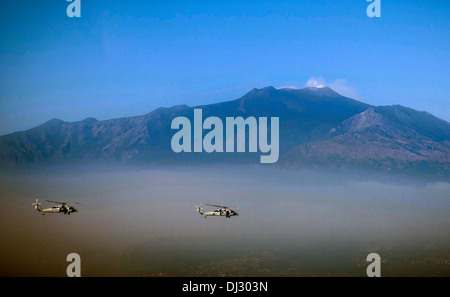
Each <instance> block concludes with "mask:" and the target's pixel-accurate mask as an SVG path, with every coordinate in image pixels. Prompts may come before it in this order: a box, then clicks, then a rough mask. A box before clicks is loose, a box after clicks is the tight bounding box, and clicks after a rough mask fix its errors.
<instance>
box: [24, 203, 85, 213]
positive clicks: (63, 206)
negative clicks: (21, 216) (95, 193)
mask: <svg viewBox="0 0 450 297" xmlns="http://www.w3.org/2000/svg"><path fill="white" fill-rule="evenodd" d="M45 201H47V202H51V203H57V204H59V205H57V206H53V207H51V208H44V209H43V208H41V206H40V205H41V204H42V203H40V202H39V201H38V199H36V202H35V203H32V204H31V205H34V209H36V210H37V211H39V212H42V215H45V214H46V213H64V214H67V215H70V213H72V212H78V210H77V209H76V208H75V207H73V206H70V204H69V203H66V202H58V201H51V200H45ZM71 204H80V203H78V202H76V203H71Z"/></svg>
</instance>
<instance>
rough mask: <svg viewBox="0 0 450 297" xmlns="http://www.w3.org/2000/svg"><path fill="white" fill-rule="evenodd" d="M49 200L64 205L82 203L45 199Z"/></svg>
mask: <svg viewBox="0 0 450 297" xmlns="http://www.w3.org/2000/svg"><path fill="white" fill-rule="evenodd" d="M45 201H47V202H51V203H58V204H62V205H66V204H68V205H74V204H80V203H79V202H61V201H52V200H45Z"/></svg>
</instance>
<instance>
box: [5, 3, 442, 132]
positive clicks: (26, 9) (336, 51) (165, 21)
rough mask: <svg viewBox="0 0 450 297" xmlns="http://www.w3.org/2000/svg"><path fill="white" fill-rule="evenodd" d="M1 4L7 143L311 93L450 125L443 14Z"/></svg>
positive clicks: (312, 6)
mask: <svg viewBox="0 0 450 297" xmlns="http://www.w3.org/2000/svg"><path fill="white" fill-rule="evenodd" d="M68 4H69V2H66V1H64V0H49V1H12V0H8V1H5V2H4V3H2V12H3V13H2V17H1V18H0V28H1V34H0V40H1V42H0V135H3V134H7V133H11V132H14V131H18V130H25V129H29V128H32V127H34V126H36V125H39V124H41V123H43V122H45V121H47V120H49V119H52V118H60V119H62V120H65V121H77V120H82V119H84V118H87V117H95V118H97V119H99V120H103V119H109V118H115V117H125V116H133V115H141V114H145V113H148V112H150V111H152V110H154V109H156V108H158V107H160V106H166V107H168V106H172V105H176V104H187V105H190V106H194V105H198V104H207V103H213V102H220V101H226V100H232V99H236V98H239V97H241V96H242V95H244V94H245V93H246V92H248V91H249V90H251V89H252V88H255V87H256V88H261V87H265V86H269V85H271V86H274V87H286V86H288V87H297V88H302V87H304V86H305V85H307V83H308V82H309V83H308V84H311V83H312V82H313V81H317V82H318V83H320V84H326V85H328V86H330V87H332V88H333V89H335V90H336V91H338V92H341V93H342V94H343V95H347V96H350V97H353V98H355V99H358V100H361V101H363V102H366V103H369V104H374V105H392V104H401V105H404V106H408V107H412V108H414V109H417V110H426V111H428V112H430V113H432V114H434V115H436V116H438V117H440V118H443V119H445V120H447V121H449V120H450V96H449V92H448V90H449V88H450V75H449V74H450V38H449V37H450V34H449V33H450V18H449V17H448V16H449V15H450V3H449V1H439V0H438V1H425V0H424V1H421V0H417V1H415V0H414V1H413V0H409V1H407V0H392V1H386V0H382V1H381V18H369V17H368V16H367V15H366V7H367V6H368V5H369V4H370V3H369V2H366V1H365V0H341V1H332V0H328V1H326V0H315V1H312V0H311V1H300V0H296V1H264V0H259V1H208V0H204V1H187V0H185V1H171V0H170V1H166V2H161V1H149V0H145V1H144V0H136V1H125V0H121V1H117V0H115V1H114V0H110V1H100V0H95V1H94V0H81V18H69V17H67V15H66V7H67V5H68Z"/></svg>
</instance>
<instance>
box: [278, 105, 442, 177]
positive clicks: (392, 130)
mask: <svg viewBox="0 0 450 297" xmlns="http://www.w3.org/2000/svg"><path fill="white" fill-rule="evenodd" d="M330 136H331V137H330V138H329V139H326V140H321V141H315V142H309V143H303V144H301V145H298V146H296V147H294V148H292V149H291V150H290V151H289V152H287V153H286V154H285V158H284V162H285V164H289V165H291V166H305V165H314V166H318V165H320V166H325V167H329V166H338V167H342V166H343V167H348V166H353V167H355V166H357V167H364V168H371V169H383V170H387V171H394V170H411V169H415V170H416V171H422V173H424V172H425V171H426V172H427V174H429V173H430V171H431V173H432V174H433V175H436V174H437V175H449V173H450V125H449V123H448V122H446V121H444V120H441V119H439V118H436V117H434V116H433V115H431V114H429V113H427V112H419V111H416V110H414V109H411V108H407V107H403V106H400V105H394V106H380V107H370V108H368V109H367V110H365V111H363V112H361V113H359V114H356V115H354V116H352V117H350V118H349V119H347V120H345V121H343V122H342V123H341V124H340V125H338V126H337V127H335V128H333V129H331V130H330Z"/></svg>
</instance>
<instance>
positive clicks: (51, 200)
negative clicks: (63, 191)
mask: <svg viewBox="0 0 450 297" xmlns="http://www.w3.org/2000/svg"><path fill="white" fill-rule="evenodd" d="M45 201H47V202H51V203H59V204H66V202H61V201H52V200H45Z"/></svg>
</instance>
